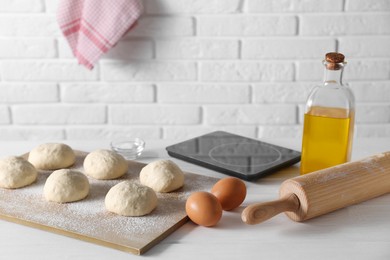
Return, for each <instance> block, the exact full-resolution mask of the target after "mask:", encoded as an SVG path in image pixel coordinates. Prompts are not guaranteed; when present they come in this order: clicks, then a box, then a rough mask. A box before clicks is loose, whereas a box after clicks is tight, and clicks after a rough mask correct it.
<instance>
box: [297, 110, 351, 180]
mask: <svg viewBox="0 0 390 260" xmlns="http://www.w3.org/2000/svg"><path fill="white" fill-rule="evenodd" d="M320 111H322V112H324V111H325V112H327V114H324V113H318V112H320ZM349 114H350V113H348V111H347V110H345V109H342V108H323V107H312V108H311V109H310V111H309V112H308V113H306V114H305V116H304V130H303V140H302V154H303V156H302V160H301V173H308V172H313V171H317V170H320V169H323V168H327V167H331V166H334V165H337V164H342V163H344V162H347V161H349V159H350V154H351V151H350V149H351V136H352V135H353V127H351V124H352V123H353V117H349V116H348V115H349Z"/></svg>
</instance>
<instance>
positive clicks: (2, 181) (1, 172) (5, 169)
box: [0, 156, 38, 189]
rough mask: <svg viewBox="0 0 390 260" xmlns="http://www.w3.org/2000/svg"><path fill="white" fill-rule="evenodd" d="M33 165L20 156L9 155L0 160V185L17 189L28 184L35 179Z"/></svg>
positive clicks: (35, 173) (35, 171)
mask: <svg viewBox="0 0 390 260" xmlns="http://www.w3.org/2000/svg"><path fill="white" fill-rule="evenodd" d="M37 175H38V174H37V170H36V169H35V167H34V165H32V164H31V163H29V162H28V161H27V160H25V159H24V158H22V157H18V156H9V157H6V158H3V159H1V160H0V187H1V188H7V189H17V188H21V187H25V186H27V185H30V184H31V183H33V182H34V181H35V180H36V179H37Z"/></svg>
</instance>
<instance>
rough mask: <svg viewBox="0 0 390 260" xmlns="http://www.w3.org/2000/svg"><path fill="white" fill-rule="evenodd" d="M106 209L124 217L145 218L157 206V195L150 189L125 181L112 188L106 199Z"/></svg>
mask: <svg viewBox="0 0 390 260" xmlns="http://www.w3.org/2000/svg"><path fill="white" fill-rule="evenodd" d="M105 204H106V209H107V210H108V211H110V212H113V213H116V214H118V215H122V216H128V217H130V216H132V217H136V216H143V215H146V214H149V213H150V212H152V210H153V209H154V208H156V206H157V195H156V193H155V192H154V191H153V190H152V189H151V188H149V187H146V186H144V185H141V184H138V183H135V182H132V181H123V182H120V183H118V184H117V185H115V186H114V187H112V188H111V189H110V190H109V191H108V193H107V195H106V198H105Z"/></svg>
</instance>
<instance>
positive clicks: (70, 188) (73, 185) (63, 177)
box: [43, 169, 89, 203]
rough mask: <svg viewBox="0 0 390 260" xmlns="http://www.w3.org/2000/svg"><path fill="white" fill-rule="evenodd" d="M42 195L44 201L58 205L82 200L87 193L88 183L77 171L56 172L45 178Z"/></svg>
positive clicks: (63, 170)
mask: <svg viewBox="0 0 390 260" xmlns="http://www.w3.org/2000/svg"><path fill="white" fill-rule="evenodd" d="M43 193H44V195H45V198H46V200H48V201H54V202H58V203H65V202H73V201H78V200H82V199H84V198H85V197H87V195H88V193H89V181H88V178H87V177H86V176H85V175H84V174H82V173H81V172H79V171H76V170H69V169H61V170H57V171H54V172H53V173H52V174H50V176H49V177H48V178H47V180H46V183H45V186H44V188H43Z"/></svg>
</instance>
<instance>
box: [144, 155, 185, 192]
mask: <svg viewBox="0 0 390 260" xmlns="http://www.w3.org/2000/svg"><path fill="white" fill-rule="evenodd" d="M139 179H140V182H141V183H142V184H143V185H146V186H148V187H150V188H152V189H153V190H155V191H157V192H171V191H174V190H177V189H179V188H180V187H182V186H183V185H184V173H183V172H182V170H181V169H180V168H179V166H177V165H176V164H175V163H174V162H172V161H170V160H159V161H155V162H152V163H149V164H148V165H146V166H145V167H144V168H142V170H141V172H140V174H139Z"/></svg>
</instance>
